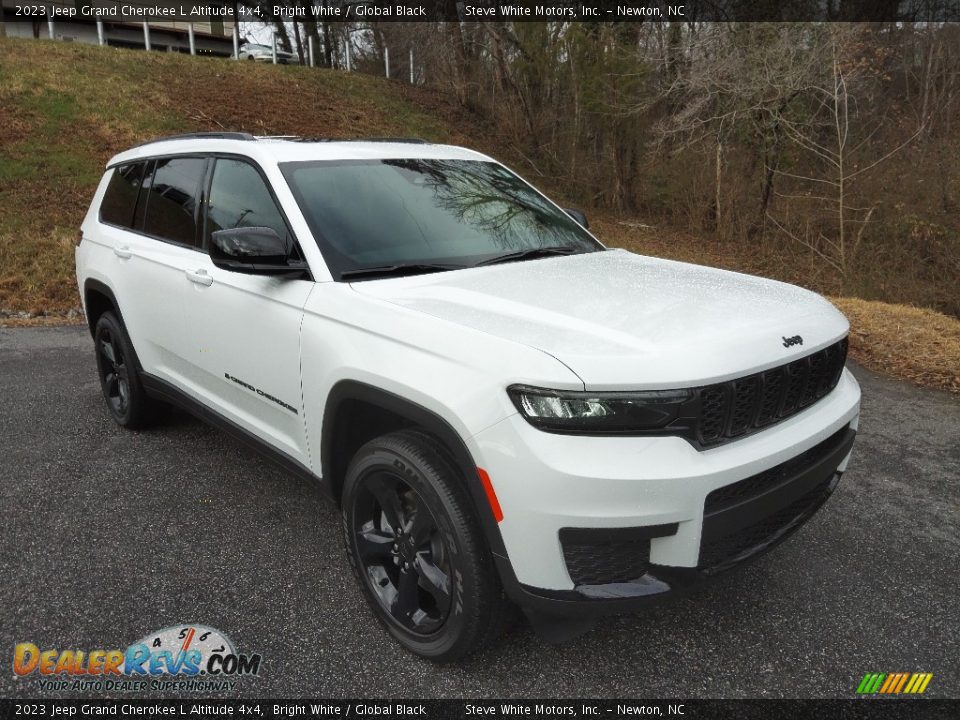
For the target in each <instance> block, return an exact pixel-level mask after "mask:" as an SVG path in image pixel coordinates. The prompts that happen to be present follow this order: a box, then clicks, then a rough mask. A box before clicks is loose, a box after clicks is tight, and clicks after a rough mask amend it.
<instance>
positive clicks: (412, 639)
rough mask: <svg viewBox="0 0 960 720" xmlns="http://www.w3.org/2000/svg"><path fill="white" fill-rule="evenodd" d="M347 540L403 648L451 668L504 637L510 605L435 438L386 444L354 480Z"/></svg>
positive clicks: (359, 458) (363, 581)
mask: <svg viewBox="0 0 960 720" xmlns="http://www.w3.org/2000/svg"><path fill="white" fill-rule="evenodd" d="M343 515H344V534H345V537H346V543H347V551H348V553H349V556H350V560H351V563H352V565H353V568H354V571H355V573H356V575H357V578H358V580H359V582H360V585H361V586H362V588H363V592H364V595H365V596H366V598H367V601H368V603H369V604H370V607H371V608H372V609H373V611H374V613H375V614H376V615H377V617H378V619H379V620H380V621H381V622H382V623H383V624H384V625H385V626H386V628H387V630H388V631H389V632H390V634H391V635H393V637H394V638H396V639H397V640H398V641H399V642H400V644H401V645H403V646H404V647H405V648H407V649H408V650H410V651H412V652H414V653H416V654H417V655H420V656H422V657H425V658H428V659H430V660H433V661H435V662H449V661H452V660H456V659H457V658H460V657H462V656H464V655H466V654H468V653H471V652H474V651H476V650H477V649H479V648H480V647H481V646H482V645H483V644H485V643H486V642H488V641H489V640H491V639H492V638H493V637H495V636H496V634H497V632H498V631H499V627H500V623H501V622H502V617H503V610H504V606H505V604H506V601H505V599H504V597H503V591H502V588H501V587H500V583H499V579H498V578H497V575H496V570H495V568H494V567H493V561H492V558H491V557H490V554H489V552H488V551H487V549H486V546H485V544H484V542H483V538H482V536H481V534H480V530H479V527H478V525H477V522H476V519H475V518H474V516H473V514H472V513H471V511H470V506H469V505H468V500H467V498H466V497H465V495H464V493H463V490H462V488H461V486H460V480H459V477H458V475H457V471H456V470H455V468H454V466H453V464H452V463H451V462H450V461H449V460H448V459H447V457H446V454H445V452H444V450H443V448H442V447H441V446H440V445H439V444H438V443H437V442H436V441H435V440H433V438H431V437H429V436H427V435H423V434H420V433H415V432H399V433H394V434H390V435H385V436H383V437H381V438H377V439H376V440H373V441H371V442H369V443H367V444H366V445H364V446H363V447H362V448H361V449H360V450H359V451H358V452H357V454H356V456H355V457H354V459H353V461H352V462H351V464H350V467H349V469H348V471H347V477H346V481H345V484H344V491H343Z"/></svg>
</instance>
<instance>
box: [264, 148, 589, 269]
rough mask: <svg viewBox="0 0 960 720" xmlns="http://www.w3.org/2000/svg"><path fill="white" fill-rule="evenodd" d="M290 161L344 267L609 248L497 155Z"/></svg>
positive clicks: (296, 186)
mask: <svg viewBox="0 0 960 720" xmlns="http://www.w3.org/2000/svg"><path fill="white" fill-rule="evenodd" d="M281 169H282V171H283V174H284V176H285V177H286V178H287V182H288V183H289V185H290V188H291V190H293V194H294V196H295V197H296V198H297V201H298V202H299V204H300V207H301V209H302V210H303V214H304V216H305V217H306V219H307V222H308V223H309V224H310V229H311V230H312V231H313V233H314V236H315V237H317V238H318V239H320V240H321V242H322V243H323V244H324V248H323V250H324V256H325V258H326V259H327V262H328V263H329V264H330V265H331V266H332V267H333V269H334V271H335V272H344V271H349V270H357V269H362V268H369V267H380V266H391V265H395V264H408V263H421V262H436V263H443V264H450V265H463V266H467V265H473V264H476V263H477V262H482V261H485V260H489V259H492V258H495V257H498V256H502V255H505V254H509V253H518V252H521V253H522V252H526V251H537V250H543V249H555V248H561V249H564V250H566V251H568V252H592V251H594V250H598V249H600V246H599V245H598V244H597V243H596V242H595V241H594V240H593V239H592V238H591V237H590V235H589V234H588V233H586V232H585V231H584V230H583V228H581V227H580V226H579V225H577V223H576V222H574V221H573V220H572V219H571V218H570V217H569V216H568V215H567V214H566V213H565V212H562V211H561V210H559V209H558V208H556V207H554V206H553V204H551V203H550V202H549V201H548V200H547V199H546V198H544V197H543V196H542V195H541V194H540V193H538V192H536V191H535V190H533V189H532V188H531V187H530V186H529V185H528V184H527V183H525V182H524V181H523V180H521V179H520V178H519V177H517V176H516V175H514V174H513V173H512V172H510V171H509V170H507V169H506V168H505V167H503V166H501V165H498V164H496V163H492V162H481V161H474V160H443V159H412V158H411V159H395V160H349V161H346V160H345V161H335V162H330V161H317V162H293V163H284V164H282V165H281Z"/></svg>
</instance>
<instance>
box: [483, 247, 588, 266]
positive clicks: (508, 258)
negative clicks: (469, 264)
mask: <svg viewBox="0 0 960 720" xmlns="http://www.w3.org/2000/svg"><path fill="white" fill-rule="evenodd" d="M581 251H583V248H579V247H574V246H573V245H558V246H557V247H546V248H530V249H529V250H519V251H517V252H512V253H507V254H506V255H497V256H496V257H492V258H489V259H487V260H481V261H480V262H478V263H476V264H475V265H474V267H480V266H481V265H496V264H497V263H504V262H513V261H514V260H533V259H534V258H540V257H550V256H551V255H574V254H576V253H578V252H581ZM584 252H586V251H584Z"/></svg>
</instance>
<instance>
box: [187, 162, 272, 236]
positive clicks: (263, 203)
mask: <svg viewBox="0 0 960 720" xmlns="http://www.w3.org/2000/svg"><path fill="white" fill-rule="evenodd" d="M238 227H268V228H272V229H273V230H275V231H276V233H277V235H279V236H280V237H282V238H289V237H290V232H289V230H287V224H286V223H285V222H284V220H283V215H281V214H280V209H279V208H278V207H277V204H276V203H275V202H274V201H273V196H272V195H271V194H270V190H269V189H268V188H267V184H266V183H265V182H264V180H263V178H262V177H261V176H260V173H259V172H258V171H257V169H256V168H255V167H253V165H251V164H250V163H246V162H243V161H242V160H228V159H220V160H217V164H216V166H215V167H214V169H213V181H212V182H211V185H210V200H209V203H208V205H207V227H206V235H207V237H209V236H210V234H211V233H213V232H216V231H217V230H224V229H228V228H238Z"/></svg>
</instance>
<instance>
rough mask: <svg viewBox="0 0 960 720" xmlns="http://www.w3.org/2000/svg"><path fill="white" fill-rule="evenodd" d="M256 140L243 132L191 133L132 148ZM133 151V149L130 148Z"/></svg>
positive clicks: (159, 139) (157, 139) (163, 138)
mask: <svg viewBox="0 0 960 720" xmlns="http://www.w3.org/2000/svg"><path fill="white" fill-rule="evenodd" d="M256 139H257V138H256V137H255V136H253V135H251V134H250V133H245V132H193V133H182V134H180V135H165V136H164V137H158V138H153V139H152V140H146V141H145V142H142V143H139V144H137V145H134V146H133V147H135V148H138V147H143V146H144V145H152V144H153V143H158V142H166V141H167V140H256ZM131 149H133V148H131Z"/></svg>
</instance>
